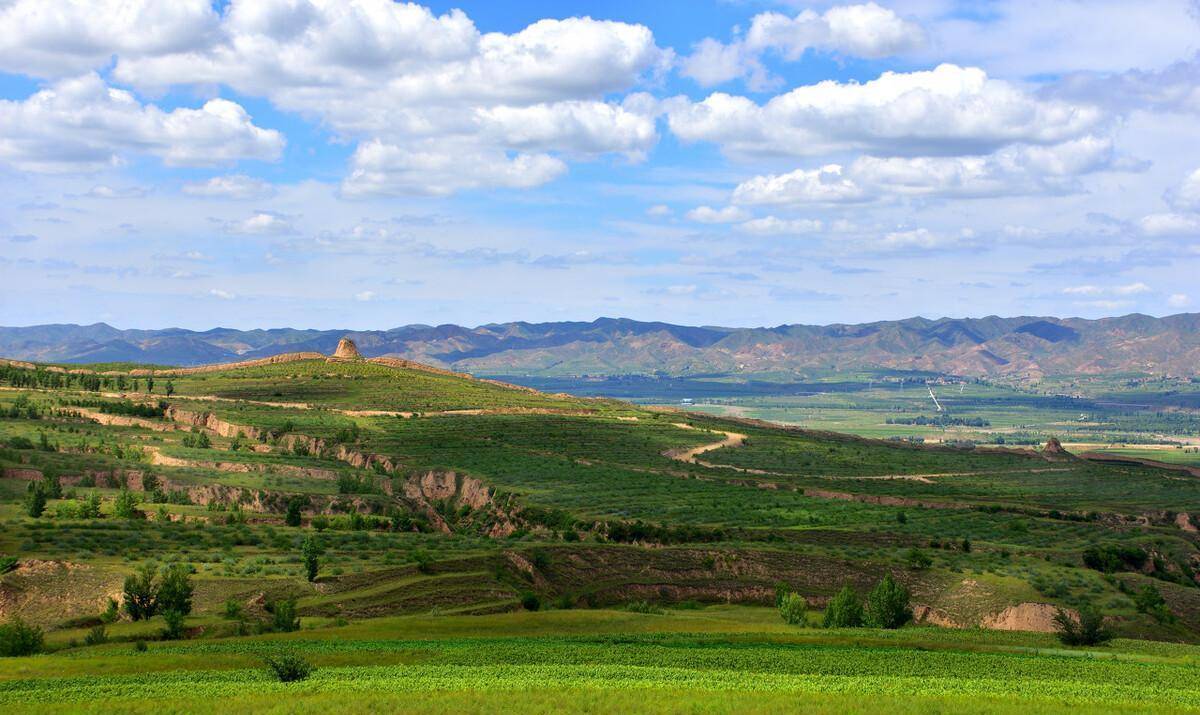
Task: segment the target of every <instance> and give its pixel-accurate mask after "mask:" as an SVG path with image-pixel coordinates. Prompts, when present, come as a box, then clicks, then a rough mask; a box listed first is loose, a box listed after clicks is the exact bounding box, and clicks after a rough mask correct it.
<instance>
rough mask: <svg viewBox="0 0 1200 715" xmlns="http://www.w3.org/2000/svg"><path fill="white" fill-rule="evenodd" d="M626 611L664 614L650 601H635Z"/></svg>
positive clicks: (629, 604)
mask: <svg viewBox="0 0 1200 715" xmlns="http://www.w3.org/2000/svg"><path fill="white" fill-rule="evenodd" d="M529 610H531V611H535V610H537V609H535V608H531V609H529ZM625 610H626V611H630V612H632V613H662V612H663V609H662V608H661V607H660V606H658V605H657V604H654V603H650V602H649V601H633V602H631V603H628V604H626V605H625Z"/></svg>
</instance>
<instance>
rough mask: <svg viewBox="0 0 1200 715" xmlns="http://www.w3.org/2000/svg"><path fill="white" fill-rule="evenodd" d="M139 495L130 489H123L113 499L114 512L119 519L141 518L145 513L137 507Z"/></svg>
mask: <svg viewBox="0 0 1200 715" xmlns="http://www.w3.org/2000/svg"><path fill="white" fill-rule="evenodd" d="M137 504H138V502H137V497H136V496H134V495H133V492H131V491H129V490H128V489H121V491H120V492H118V493H117V497H116V499H114V500H113V514H114V515H115V516H116V517H117V518H118V519H140V518H142V516H143V514H142V512H141V510H139V509H138V508H137Z"/></svg>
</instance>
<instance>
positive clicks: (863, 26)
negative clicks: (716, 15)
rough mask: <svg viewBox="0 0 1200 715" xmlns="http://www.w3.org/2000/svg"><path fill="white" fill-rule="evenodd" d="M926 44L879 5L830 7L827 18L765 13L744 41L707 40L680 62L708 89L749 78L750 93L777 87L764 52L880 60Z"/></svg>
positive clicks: (683, 69)
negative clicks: (764, 63) (831, 53)
mask: <svg viewBox="0 0 1200 715" xmlns="http://www.w3.org/2000/svg"><path fill="white" fill-rule="evenodd" d="M924 43H925V34H924V32H923V31H922V29H921V27H920V26H919V25H917V24H915V23H913V22H910V21H908V20H905V19H903V18H901V17H899V16H898V15H896V13H895V12H893V11H892V10H890V9H887V8H882V7H880V6H878V5H876V4H875V3H873V2H872V3H866V4H863V5H842V6H836V7H832V8H830V9H828V10H826V11H825V12H824V13H823V14H818V13H817V12H815V11H813V10H805V11H803V12H801V13H800V14H798V15H796V16H794V17H789V16H787V15H784V14H782V13H778V12H764V13H760V14H758V15H755V16H754V18H753V19H752V20H751V21H750V29H749V31H748V32H747V33H746V35H745V37H742V38H738V39H735V40H734V41H732V42H730V43H728V44H724V43H721V42H719V41H717V40H714V39H712V38H705V39H704V40H702V41H700V42H699V43H697V44H696V45H695V46H694V47H693V51H692V54H691V55H689V56H688V57H687V58H685V59H684V60H683V62H682V63H681V70H680V71H681V73H682V74H683V75H684V76H686V77H691V78H692V79H694V80H695V81H696V82H698V83H699V84H701V85H703V86H705V87H711V86H713V85H717V84H721V83H722V82H728V81H729V80H732V79H737V78H746V79H747V83H748V84H749V86H750V87H751V88H752V89H764V88H766V87H768V86H770V85H773V84H777V83H778V81H779V80H778V79H776V78H773V77H771V76H770V73H769V72H768V71H767V70H766V68H765V67H764V66H763V63H762V57H763V55H764V54H766V53H774V54H778V55H779V56H781V57H783V58H784V59H785V60H788V61H791V62H795V61H797V60H799V59H800V58H801V57H803V55H804V53H805V52H807V51H809V50H814V51H818V52H834V53H840V54H846V55H852V56H855V57H865V58H881V57H888V56H891V55H897V54H902V53H904V52H908V51H910V50H914V49H916V48H918V47H920V46H922V45H923V44H924Z"/></svg>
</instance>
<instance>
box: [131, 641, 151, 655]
mask: <svg viewBox="0 0 1200 715" xmlns="http://www.w3.org/2000/svg"><path fill="white" fill-rule="evenodd" d="M149 649H150V646H148V645H146V641H144V640H136V641H134V642H133V650H134V651H135V652H137V653H145V652H146V651H147V650H149Z"/></svg>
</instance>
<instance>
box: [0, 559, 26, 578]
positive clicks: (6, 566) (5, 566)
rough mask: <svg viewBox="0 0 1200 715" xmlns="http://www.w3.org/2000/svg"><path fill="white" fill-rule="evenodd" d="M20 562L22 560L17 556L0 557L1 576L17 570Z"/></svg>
mask: <svg viewBox="0 0 1200 715" xmlns="http://www.w3.org/2000/svg"><path fill="white" fill-rule="evenodd" d="M20 562H21V560H20V559H18V558H17V557H16V556H0V574H6V573H8V572H9V571H14V570H16V568H17V564H19V563H20Z"/></svg>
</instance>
